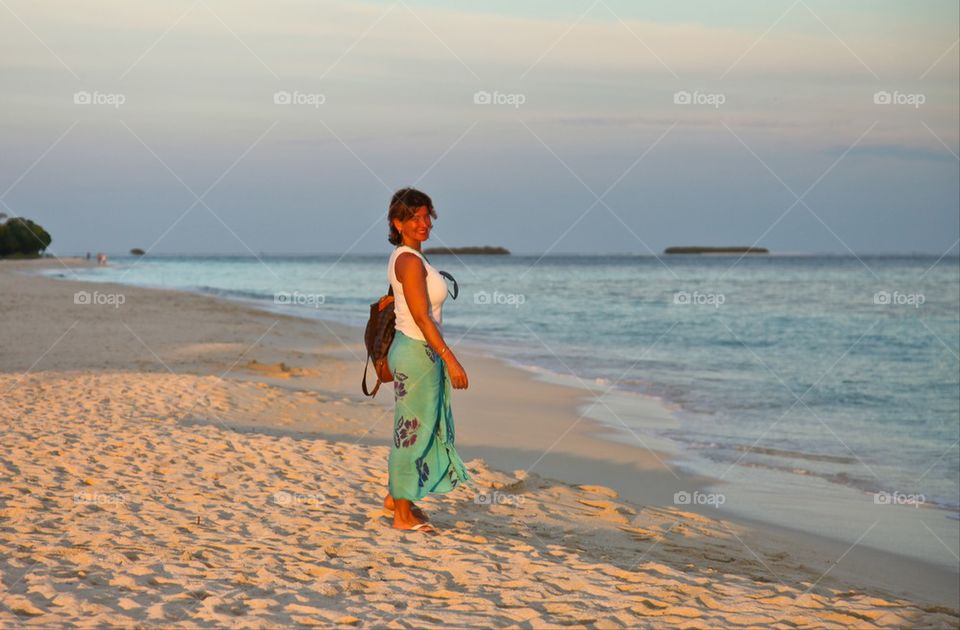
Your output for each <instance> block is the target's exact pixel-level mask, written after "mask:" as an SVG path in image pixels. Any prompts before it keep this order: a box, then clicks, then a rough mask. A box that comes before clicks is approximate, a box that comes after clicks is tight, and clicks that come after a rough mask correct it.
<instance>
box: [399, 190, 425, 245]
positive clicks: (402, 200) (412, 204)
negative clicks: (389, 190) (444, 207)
mask: <svg viewBox="0 0 960 630" xmlns="http://www.w3.org/2000/svg"><path fill="white" fill-rule="evenodd" d="M424 206H426V207H427V211H428V212H429V213H430V216H431V217H433V218H434V219H436V218H437V211H436V210H434V209H433V200H432V199H430V195H428V194H427V193H425V192H422V191H419V190H417V189H416V188H401V189H400V190H398V191H397V192H395V193H393V197H392V198H391V199H390V209H389V211H388V212H387V223H389V224H390V235H389V236H388V237H387V240H389V241H390V242H391V243H393V244H394V245H400V244H401V243H403V237H402V236H400V231H399V230H397V228H396V227H394V225H393V220H394V219H400V220H401V221H406V220H407V219H409V218H410V217H412V216H413V215H414V214H415V213H416V212H417V210H418V209H419V208H422V207H424Z"/></svg>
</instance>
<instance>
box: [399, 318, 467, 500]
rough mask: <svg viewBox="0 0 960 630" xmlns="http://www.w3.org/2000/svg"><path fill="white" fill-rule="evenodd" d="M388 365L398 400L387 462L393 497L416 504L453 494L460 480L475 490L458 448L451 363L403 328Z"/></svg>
mask: <svg viewBox="0 0 960 630" xmlns="http://www.w3.org/2000/svg"><path fill="white" fill-rule="evenodd" d="M387 365H388V366H389V367H390V372H391V373H392V374H393V396H394V401H395V402H396V407H395V409H394V416H393V447H392V448H391V449H390V459H389V464H388V467H389V471H390V482H389V489H390V496H392V497H393V498H394V499H409V500H411V501H415V500H417V499H422V498H423V497H425V496H426V495H427V494H429V493H431V492H449V491H450V490H453V489H454V488H456V487H457V486H458V485H459V484H460V483H461V482H466V483H467V484H468V485H470V486H473V485H474V484H473V481H472V480H471V478H470V476H469V475H468V474H467V469H466V467H465V466H464V465H463V460H461V459H460V455H459V454H457V450H456V449H455V448H454V446H453V439H454V427H453V410H452V409H451V407H450V390H451V385H450V375H449V373H448V371H447V364H446V363H444V361H443V360H442V359H441V358H440V357H439V356H437V353H435V352H434V351H433V349H432V348H431V347H430V345H429V344H428V343H427V342H425V341H420V340H419V339H413V338H412V337H408V336H407V335H405V334H403V333H402V332H400V331H399V330H398V331H396V335H395V336H394V338H393V343H392V344H391V345H390V352H389V354H388V355H387Z"/></svg>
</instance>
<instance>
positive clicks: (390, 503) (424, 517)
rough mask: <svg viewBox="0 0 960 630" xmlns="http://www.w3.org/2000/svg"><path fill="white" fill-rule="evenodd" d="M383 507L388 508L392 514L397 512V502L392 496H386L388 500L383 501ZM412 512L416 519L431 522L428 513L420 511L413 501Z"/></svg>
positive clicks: (411, 503) (411, 504)
mask: <svg viewBox="0 0 960 630" xmlns="http://www.w3.org/2000/svg"><path fill="white" fill-rule="evenodd" d="M383 507H384V508H386V509H388V510H390V511H391V512H393V511H395V510H396V509H397V506H396V502H395V501H394V500H393V497H392V496H390V495H389V494H388V495H387V496H386V498H385V499H384V500H383ZM410 511H411V512H412V513H413V515H414V516H415V517H416V518H418V519H420V520H421V521H429V520H430V518H429V517H428V516H427V513H426V512H424V511H423V510H421V509H420V508H419V507H418V506H417V505H415V504H414V503H413V502H412V501H411V502H410Z"/></svg>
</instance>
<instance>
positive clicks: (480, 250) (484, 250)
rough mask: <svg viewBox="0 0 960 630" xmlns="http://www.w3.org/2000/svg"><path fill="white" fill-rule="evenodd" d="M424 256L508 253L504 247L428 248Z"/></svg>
mask: <svg viewBox="0 0 960 630" xmlns="http://www.w3.org/2000/svg"><path fill="white" fill-rule="evenodd" d="M423 253H424V255H430V254H438V255H442V254H484V255H498V256H500V255H505V254H510V251H509V250H508V249H506V248H505V247H490V246H488V245H484V246H483V247H430V248H427V249H425V250H424V251H423Z"/></svg>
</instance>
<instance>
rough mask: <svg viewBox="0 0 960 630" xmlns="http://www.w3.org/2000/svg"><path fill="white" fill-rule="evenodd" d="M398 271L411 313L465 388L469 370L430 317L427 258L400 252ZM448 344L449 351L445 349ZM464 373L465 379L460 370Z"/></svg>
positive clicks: (455, 381)
mask: <svg viewBox="0 0 960 630" xmlns="http://www.w3.org/2000/svg"><path fill="white" fill-rule="evenodd" d="M394 273H395V274H396V276H397V280H399V281H400V284H401V285H403V297H404V299H405V300H406V302H407V309H409V311H410V316H411V317H413V321H414V322H416V324H417V327H418V328H420V332H422V333H423V336H424V338H425V339H426V341H427V343H428V344H429V345H430V347H431V348H433V351H434V352H436V353H437V354H438V355H440V356H441V358H442V359H443V360H444V361H446V363H447V367H448V368H449V369H450V380H451V382H452V384H453V386H454V387H456V388H458V389H461V388H466V387H467V374H466V372H465V371H464V370H463V367H462V366H461V365H460V362H459V361H457V358H456V357H455V356H454V354H453V350H451V349H450V348H449V347H448V346H447V344H446V342H444V340H443V335H442V334H441V333H440V329H439V328H437V324H436V322H434V321H433V318H432V317H430V304H429V301H428V299H427V269H426V267H424V266H423V261H422V260H420V257H419V256H417V255H416V254H411V253H409V252H406V253H403V254H400V255H399V256H397V260H396V263H395V264H394ZM444 348H447V350H446V352H443V349H444ZM441 352H442V354H441ZM461 373H462V383H461V380H460V374H461Z"/></svg>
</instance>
